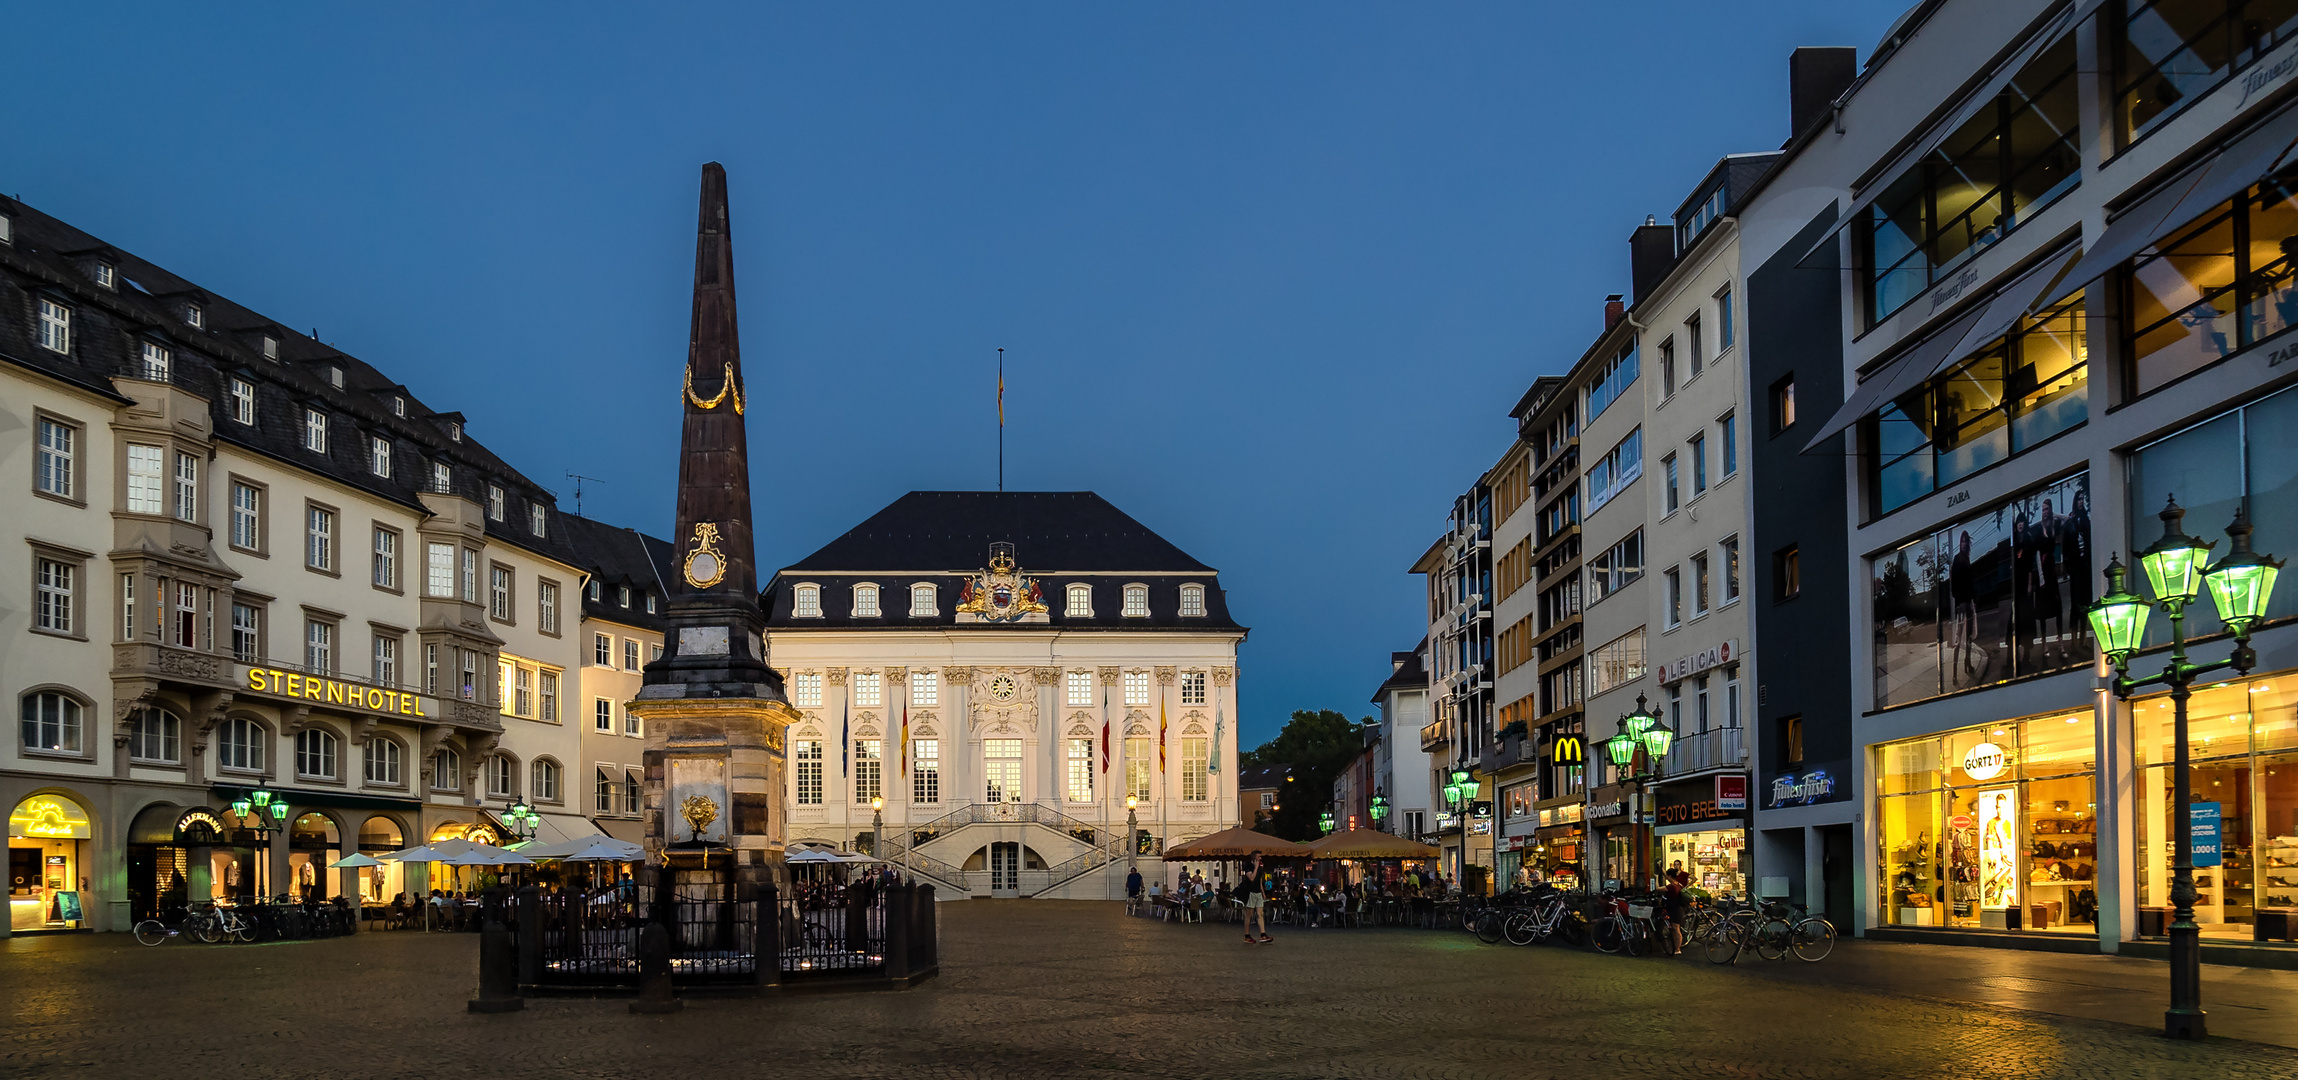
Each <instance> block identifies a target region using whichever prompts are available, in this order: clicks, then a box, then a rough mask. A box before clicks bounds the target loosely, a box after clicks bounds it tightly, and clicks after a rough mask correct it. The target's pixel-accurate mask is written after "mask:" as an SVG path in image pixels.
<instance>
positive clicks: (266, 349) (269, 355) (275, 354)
mask: <svg viewBox="0 0 2298 1080" xmlns="http://www.w3.org/2000/svg"><path fill="white" fill-rule="evenodd" d="M263 358H264V359H266V360H277V359H279V339H278V338H275V337H273V336H271V335H270V334H265V335H263Z"/></svg>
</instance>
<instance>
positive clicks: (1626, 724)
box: [1620, 694, 1660, 738]
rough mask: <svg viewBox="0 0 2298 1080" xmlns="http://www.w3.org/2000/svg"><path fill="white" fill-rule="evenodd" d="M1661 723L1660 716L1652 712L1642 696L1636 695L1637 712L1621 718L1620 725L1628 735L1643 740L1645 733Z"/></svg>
mask: <svg viewBox="0 0 2298 1080" xmlns="http://www.w3.org/2000/svg"><path fill="white" fill-rule="evenodd" d="M1659 722H1660V717H1659V714H1657V713H1654V712H1653V711H1652V708H1651V706H1650V705H1649V704H1647V703H1646V702H1645V700H1644V695H1642V694H1637V695H1636V711H1635V712H1632V713H1629V714H1628V715H1626V716H1623V717H1621V718H1620V725H1621V726H1622V727H1623V728H1625V729H1627V732H1628V734H1630V735H1633V736H1635V737H1637V738H1642V737H1643V735H1644V732H1645V731H1647V730H1650V729H1651V727H1652V725H1654V724H1657V723H1659Z"/></svg>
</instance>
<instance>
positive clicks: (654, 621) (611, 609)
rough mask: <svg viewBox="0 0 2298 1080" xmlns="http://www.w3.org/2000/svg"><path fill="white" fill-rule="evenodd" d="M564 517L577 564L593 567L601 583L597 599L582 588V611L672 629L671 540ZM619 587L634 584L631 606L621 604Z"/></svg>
mask: <svg viewBox="0 0 2298 1080" xmlns="http://www.w3.org/2000/svg"><path fill="white" fill-rule="evenodd" d="M560 521H561V522H563V525H562V528H563V529H564V530H565V532H566V534H567V541H568V543H569V544H571V545H572V546H573V547H574V550H575V559H576V561H575V565H577V566H580V567H582V568H583V569H584V570H587V571H590V574H591V577H592V579H593V580H596V581H597V582H598V583H599V594H598V599H596V600H593V599H591V598H590V591H589V590H587V589H586V590H584V591H583V601H582V610H583V615H584V616H585V617H587V618H593V619H605V620H607V621H609V622H618V623H622V624H623V625H625V626H639V627H644V628H646V629H649V630H657V631H661V630H666V629H668V627H669V626H670V622H669V619H668V617H667V616H668V615H669V610H670V609H669V606H668V603H667V601H668V600H669V597H670V590H669V589H668V587H667V584H668V582H669V580H670V574H671V573H672V570H671V567H672V565H673V564H672V551H671V547H670V541H668V540H664V539H662V538H661V537H657V536H648V535H646V534H645V533H642V532H639V531H638V530H636V529H628V528H624V527H622V526H619V525H609V524H606V523H605V522H602V521H592V520H591V519H589V518H585V517H576V516H575V515H573V514H568V515H566V516H565V517H563V518H561V519H560ZM617 586H627V587H628V588H629V589H630V606H629V607H627V608H626V607H623V606H622V603H621V598H620V595H619V594H618V593H617V592H616V591H615V589H616V587H617ZM648 596H652V597H654V598H655V610H654V613H652V614H649V613H648V612H647V610H646V598H647V597H648Z"/></svg>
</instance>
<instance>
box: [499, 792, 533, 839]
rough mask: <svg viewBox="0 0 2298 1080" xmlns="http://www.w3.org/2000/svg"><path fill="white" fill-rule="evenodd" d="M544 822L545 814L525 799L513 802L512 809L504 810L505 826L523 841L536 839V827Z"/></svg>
mask: <svg viewBox="0 0 2298 1080" xmlns="http://www.w3.org/2000/svg"><path fill="white" fill-rule="evenodd" d="M542 822H543V816H542V815H541V814H538V813H535V808H534V807H532V806H528V805H527V804H526V803H525V802H523V801H522V802H515V803H512V804H511V807H510V809H508V810H505V811H503V827H504V828H506V829H509V830H510V831H511V835H512V836H513V837H516V838H518V839H519V840H521V841H526V840H532V839H534V838H535V828H536V827H537V826H539V825H541V824H542Z"/></svg>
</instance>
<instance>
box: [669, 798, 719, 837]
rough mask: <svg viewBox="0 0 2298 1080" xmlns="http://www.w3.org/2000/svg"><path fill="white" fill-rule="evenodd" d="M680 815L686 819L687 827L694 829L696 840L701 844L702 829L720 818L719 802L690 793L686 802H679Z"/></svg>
mask: <svg viewBox="0 0 2298 1080" xmlns="http://www.w3.org/2000/svg"><path fill="white" fill-rule="evenodd" d="M678 816H680V817H682V818H685V819H686V825H687V827H688V828H690V829H693V830H694V842H695V843H697V844H699V843H701V842H702V830H704V829H707V828H709V827H710V823H711V822H713V821H716V820H718V804H717V803H716V802H713V801H711V800H710V798H709V797H708V796H704V795H689V796H687V797H686V801H685V802H682V803H680V804H678Z"/></svg>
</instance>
